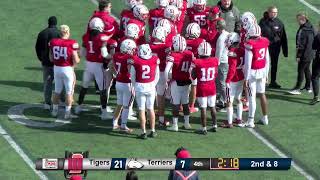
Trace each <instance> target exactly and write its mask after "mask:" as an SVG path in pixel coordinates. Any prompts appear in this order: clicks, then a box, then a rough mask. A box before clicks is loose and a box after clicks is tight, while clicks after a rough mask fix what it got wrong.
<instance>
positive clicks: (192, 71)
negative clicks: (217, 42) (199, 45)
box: [189, 62, 197, 80]
mask: <svg viewBox="0 0 320 180" xmlns="http://www.w3.org/2000/svg"><path fill="white" fill-rule="evenodd" d="M195 67H196V65H195V64H194V62H193V63H191V66H190V68H189V73H190V76H191V78H192V79H193V80H195V79H197V74H196V71H195Z"/></svg>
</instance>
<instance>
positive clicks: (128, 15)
mask: <svg viewBox="0 0 320 180" xmlns="http://www.w3.org/2000/svg"><path fill="white" fill-rule="evenodd" d="M125 4H126V6H127V8H128V9H123V10H122V12H121V14H120V32H119V34H120V36H119V37H120V38H122V37H123V36H124V31H125V30H126V29H127V25H128V22H129V21H130V19H134V15H133V7H134V6H136V5H137V1H136V0H125Z"/></svg>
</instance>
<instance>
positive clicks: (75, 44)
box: [72, 41, 80, 50]
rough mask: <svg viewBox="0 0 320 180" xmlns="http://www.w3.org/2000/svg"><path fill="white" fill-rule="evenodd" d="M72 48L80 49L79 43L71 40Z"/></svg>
mask: <svg viewBox="0 0 320 180" xmlns="http://www.w3.org/2000/svg"><path fill="white" fill-rule="evenodd" d="M72 49H73V50H79V49H80V47H79V44H78V42H77V41H73V42H72Z"/></svg>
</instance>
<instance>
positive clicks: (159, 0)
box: [149, 0, 169, 33]
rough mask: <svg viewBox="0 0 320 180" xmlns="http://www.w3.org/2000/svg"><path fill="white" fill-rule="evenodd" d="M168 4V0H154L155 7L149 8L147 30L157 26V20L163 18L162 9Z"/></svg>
mask: <svg viewBox="0 0 320 180" xmlns="http://www.w3.org/2000/svg"><path fill="white" fill-rule="evenodd" d="M168 5H169V0H156V6H157V7H156V8H154V9H151V10H150V12H149V14H150V17H149V32H150V33H152V32H153V29H154V28H155V27H157V25H158V22H159V21H160V20H161V19H163V18H164V9H165V8H166V7H167V6H168Z"/></svg>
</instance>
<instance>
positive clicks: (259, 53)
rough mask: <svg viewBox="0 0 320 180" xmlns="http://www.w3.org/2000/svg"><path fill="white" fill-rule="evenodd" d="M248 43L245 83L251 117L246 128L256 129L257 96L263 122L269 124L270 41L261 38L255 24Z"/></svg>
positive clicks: (250, 29)
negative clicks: (267, 90) (267, 89)
mask: <svg viewBox="0 0 320 180" xmlns="http://www.w3.org/2000/svg"><path fill="white" fill-rule="evenodd" d="M246 36H247V41H246V42H245V58H244V62H245V71H244V72H245V73H244V75H245V82H244V86H245V87H246V88H247V89H248V94H249V115H248V121H247V122H246V126H247V127H250V128H254V127H255V125H254V115H255V111H256V94H258V96H259V97H260V103H261V110H262V114H263V117H262V118H261V122H262V123H263V124H264V125H267V124H268V115H267V113H268V112H267V110H268V108H267V98H266V95H265V87H266V82H267V78H268V72H269V62H270V57H269V49H268V46H269V40H268V39H267V38H264V37H261V29H260V26H259V25H257V24H255V25H253V26H251V27H250V28H249V29H248V31H247V35H246Z"/></svg>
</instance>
